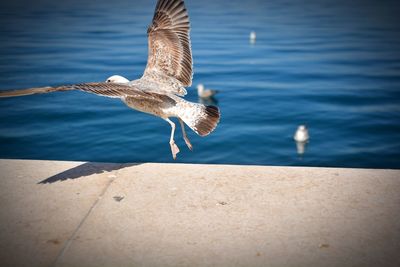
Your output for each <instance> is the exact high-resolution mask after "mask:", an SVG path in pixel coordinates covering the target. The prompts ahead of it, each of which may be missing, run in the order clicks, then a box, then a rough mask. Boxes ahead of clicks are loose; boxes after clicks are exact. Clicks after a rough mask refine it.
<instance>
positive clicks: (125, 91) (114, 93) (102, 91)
mask: <svg viewBox="0 0 400 267" xmlns="http://www.w3.org/2000/svg"><path fill="white" fill-rule="evenodd" d="M71 90H81V91H84V92H88V93H93V94H96V95H101V96H106V97H112V98H123V97H128V96H129V97H136V98H140V99H150V100H155V101H157V102H162V99H161V98H160V96H159V95H158V94H156V93H152V92H145V91H142V90H139V89H137V88H135V87H133V86H130V85H126V84H119V83H104V82H102V83H80V84H74V85H63V86H58V87H37V88H29V89H23V90H13V91H0V97H14V96H24V95H33V94H44V93H51V92H57V91H71Z"/></svg>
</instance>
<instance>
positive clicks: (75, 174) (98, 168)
mask: <svg viewBox="0 0 400 267" xmlns="http://www.w3.org/2000/svg"><path fill="white" fill-rule="evenodd" d="M139 164H140V163H127V164H120V163H93V162H86V163H83V164H81V165H79V166H76V167H74V168H71V169H69V170H66V171H63V172H61V173H59V174H56V175H53V176H51V177H49V178H46V179H44V180H43V181H40V182H38V184H51V183H54V182H58V181H64V180H68V179H77V178H81V177H84V176H90V175H92V174H100V173H104V172H111V171H116V170H119V169H123V168H126V167H131V166H136V165H139Z"/></svg>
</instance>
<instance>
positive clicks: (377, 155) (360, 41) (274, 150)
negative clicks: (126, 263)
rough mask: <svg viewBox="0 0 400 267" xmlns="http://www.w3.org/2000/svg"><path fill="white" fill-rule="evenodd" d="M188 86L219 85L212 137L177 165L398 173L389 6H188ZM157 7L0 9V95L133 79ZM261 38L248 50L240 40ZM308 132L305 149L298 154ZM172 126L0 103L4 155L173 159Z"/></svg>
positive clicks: (80, 98)
mask: <svg viewBox="0 0 400 267" xmlns="http://www.w3.org/2000/svg"><path fill="white" fill-rule="evenodd" d="M186 6H187V8H188V10H189V14H190V19H191V26H192V31H191V39H192V52H193V59H194V71H195V72H194V80H193V86H192V87H191V88H188V95H187V96H186V99H188V100H190V101H195V102H198V101H199V99H198V97H197V95H196V90H195V88H196V85H197V84H199V83H203V84H205V85H206V87H210V88H214V89H218V90H219V91H220V93H219V94H218V95H217V105H218V106H219V107H220V109H221V113H222V118H221V122H220V124H219V126H218V128H217V129H216V130H215V132H213V133H212V134H211V135H209V136H207V137H205V138H202V137H199V136H197V135H196V134H195V133H194V132H190V133H189V138H190V139H191V141H192V144H193V145H194V151H193V152H190V151H188V149H187V148H186V146H185V143H184V142H183V140H182V137H181V132H180V130H177V131H176V137H175V139H176V141H177V144H178V146H179V147H180V149H181V153H179V154H178V159H177V160H176V161H177V162H191V163H227V164H262V165H301V166H336V167H366V168H400V23H399V14H400V4H399V2H398V1H343V0H339V1H333V0H320V1H317V0H315V1H311V0H309V1H295V0H285V1H278V0H268V1H267V0H248V1H242V0H213V1H211V0H204V1H195V0H186ZM154 7H155V0H154V1H153V0H152V1H149V0H140V1H137V0H130V1H128V0H114V1H105V0H101V1H88V0H83V1H82V0H80V1H76V0H74V1H71V0H70V1H50V0H41V1H34V2H28V1H26V0H18V1H13V2H12V3H11V2H8V3H3V2H2V3H1V4H0V90H7V89H18V88H28V87H37V86H47V85H63V84H73V83H80V82H91V81H103V80H105V79H106V78H107V77H108V76H111V75H113V74H120V75H123V76H126V77H128V78H130V79H135V78H138V77H140V76H141V74H142V72H143V70H144V67H145V65H146V61H147V37H146V29H147V26H148V25H149V23H150V21H151V18H152V15H153V11H154ZM251 31H255V32H256V33H257V41H256V43H255V44H250V42H249V33H250V32H251ZM300 124H306V125H307V127H308V128H309V132H310V142H309V143H308V144H307V146H306V151H305V153H304V154H303V155H298V154H297V152H296V144H295V142H294V140H293V134H294V132H295V130H296V128H297V126H298V125H300ZM169 134H170V126H169V124H168V123H166V122H165V121H163V120H161V119H159V118H157V117H153V116H150V115H147V114H143V113H140V112H137V111H134V110H131V109H129V108H128V107H126V106H125V105H124V104H123V103H121V102H120V101H119V100H116V99H109V98H103V97H99V96H96V95H92V94H85V93H83V92H58V93H52V94H45V95H32V96H25V97H19V98H8V99H4V98H3V99H0V158H22V159H48V160H82V161H98V162H173V159H172V157H171V154H170V147H169V143H168V142H169Z"/></svg>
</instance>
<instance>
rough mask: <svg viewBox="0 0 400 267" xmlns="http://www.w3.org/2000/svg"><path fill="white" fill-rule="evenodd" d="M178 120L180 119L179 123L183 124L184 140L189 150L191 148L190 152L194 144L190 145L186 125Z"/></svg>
mask: <svg viewBox="0 0 400 267" xmlns="http://www.w3.org/2000/svg"><path fill="white" fill-rule="evenodd" d="M178 119H179V123H180V124H181V128H182V135H183V140H185V143H186V145H187V146H188V148H189V149H190V150H193V146H192V144H191V143H190V141H189V138H188V137H187V135H186V131H185V124H184V123H183V121H182V120H181V118H178Z"/></svg>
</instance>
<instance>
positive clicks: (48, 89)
mask: <svg viewBox="0 0 400 267" xmlns="http://www.w3.org/2000/svg"><path fill="white" fill-rule="evenodd" d="M68 90H74V88H73V87H71V86H61V87H49V86H47V87H37V88H29V89H22V90H11V91H0V97H14V96H24V95H33V94H45V93H51V92H56V91H68Z"/></svg>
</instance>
